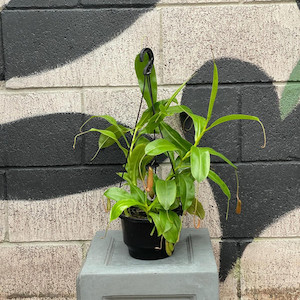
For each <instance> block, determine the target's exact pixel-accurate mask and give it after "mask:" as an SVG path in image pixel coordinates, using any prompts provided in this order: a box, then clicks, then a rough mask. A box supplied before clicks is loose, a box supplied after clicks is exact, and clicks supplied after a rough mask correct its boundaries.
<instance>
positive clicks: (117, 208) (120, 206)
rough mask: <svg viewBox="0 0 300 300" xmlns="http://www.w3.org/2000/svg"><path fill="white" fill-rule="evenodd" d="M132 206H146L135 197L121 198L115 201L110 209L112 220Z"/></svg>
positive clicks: (142, 207)
mask: <svg viewBox="0 0 300 300" xmlns="http://www.w3.org/2000/svg"><path fill="white" fill-rule="evenodd" d="M131 206H137V207H139V208H141V209H144V206H143V205H141V203H140V202H139V201H137V200H135V199H127V200H120V201H118V202H117V203H115V205H114V206H113V207H112V209H111V211H110V221H113V220H115V219H117V218H118V217H119V216H120V215H121V213H122V212H123V211H124V210H125V209H127V208H129V207H131Z"/></svg>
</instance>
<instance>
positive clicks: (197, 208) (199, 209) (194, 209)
mask: <svg viewBox="0 0 300 300" xmlns="http://www.w3.org/2000/svg"><path fill="white" fill-rule="evenodd" d="M187 212H188V213H189V214H191V215H195V216H197V217H199V218H200V219H201V220H203V219H204V217H205V211H204V208H203V206H202V204H201V203H200V202H199V201H198V200H197V199H194V200H193V203H192V205H191V206H190V207H189V208H188V209H187Z"/></svg>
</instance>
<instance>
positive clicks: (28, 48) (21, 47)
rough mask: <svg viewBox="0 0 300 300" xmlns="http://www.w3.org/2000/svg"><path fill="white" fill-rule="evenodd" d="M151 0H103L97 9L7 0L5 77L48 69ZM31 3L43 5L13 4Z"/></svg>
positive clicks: (111, 34)
mask: <svg viewBox="0 0 300 300" xmlns="http://www.w3.org/2000/svg"><path fill="white" fill-rule="evenodd" d="M71 2H73V1H71ZM157 2H158V0H147V1H139V0H134V1H132V0H131V1H125V2H124V4H120V5H121V7H122V9H113V8H114V5H113V2H111V1H108V2H107V4H106V6H109V7H110V9H103V6H101V4H100V6H99V8H102V9H78V10H74V9H57V10H55V9H52V10H49V9H45V8H48V7H49V6H51V4H49V1H47V4H37V2H36V1H34V2H32V1H28V3H24V1H20V0H12V1H10V2H9V3H8V7H7V8H6V9H4V10H3V11H2V13H1V15H2V23H3V40H4V52H5V57H6V60H7V61H9V62H13V63H10V64H7V65H6V71H5V80H8V79H10V78H12V77H22V76H26V75H29V74H33V73H36V72H41V71H43V70H48V69H53V68H56V67H58V66H62V65H64V64H66V63H69V62H71V61H73V60H75V59H76V58H79V57H81V56H83V55H85V54H87V53H89V52H91V51H92V50H94V49H96V48H98V47H99V46H101V45H103V44H105V43H107V42H108V41H110V40H112V39H114V38H115V37H116V36H118V35H119V34H120V33H122V32H123V31H124V30H125V29H126V28H128V27H129V26H130V25H131V24H132V23H134V22H135V21H136V20H137V19H138V18H139V17H140V16H141V15H142V14H145V13H147V12H149V11H150V10H152V9H153V8H154V7H155V4H156V3H157ZM67 3H68V2H67ZM141 3H143V4H141ZM36 5H37V7H43V8H44V9H43V10H26V11H25V12H26V13H24V10H19V11H18V10H15V8H30V7H31V6H33V7H35V6H36ZM104 5H105V4H104ZM54 6H55V5H54ZM56 6H57V5H56ZM106 6H104V8H105V7H106ZM133 7H134V9H133ZM20 28H22V30H19V29H20ZM28 36H29V37H30V38H27V37H28Z"/></svg>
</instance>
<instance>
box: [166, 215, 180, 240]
mask: <svg viewBox="0 0 300 300" xmlns="http://www.w3.org/2000/svg"><path fill="white" fill-rule="evenodd" d="M168 214H169V215H168V218H169V220H170V221H171V224H172V227H171V228H170V229H169V230H168V231H166V232H165V233H163V236H164V238H165V239H166V240H167V241H168V242H170V243H173V244H176V243H177V242H178V240H179V235H180V231H181V227H182V223H181V220H180V217H179V216H178V215H177V214H176V213H175V212H174V211H169V212H168Z"/></svg>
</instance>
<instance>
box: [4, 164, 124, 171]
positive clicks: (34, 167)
mask: <svg viewBox="0 0 300 300" xmlns="http://www.w3.org/2000/svg"><path fill="white" fill-rule="evenodd" d="M117 166H119V167H122V166H123V163H115V164H112V163H111V164H85V165H50V166H49V165H48V166H10V167H0V170H3V169H4V170H5V171H10V170H28V171H33V170H38V169H42V170H45V169H46V170H56V169H85V168H91V169H92V168H110V167H117Z"/></svg>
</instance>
